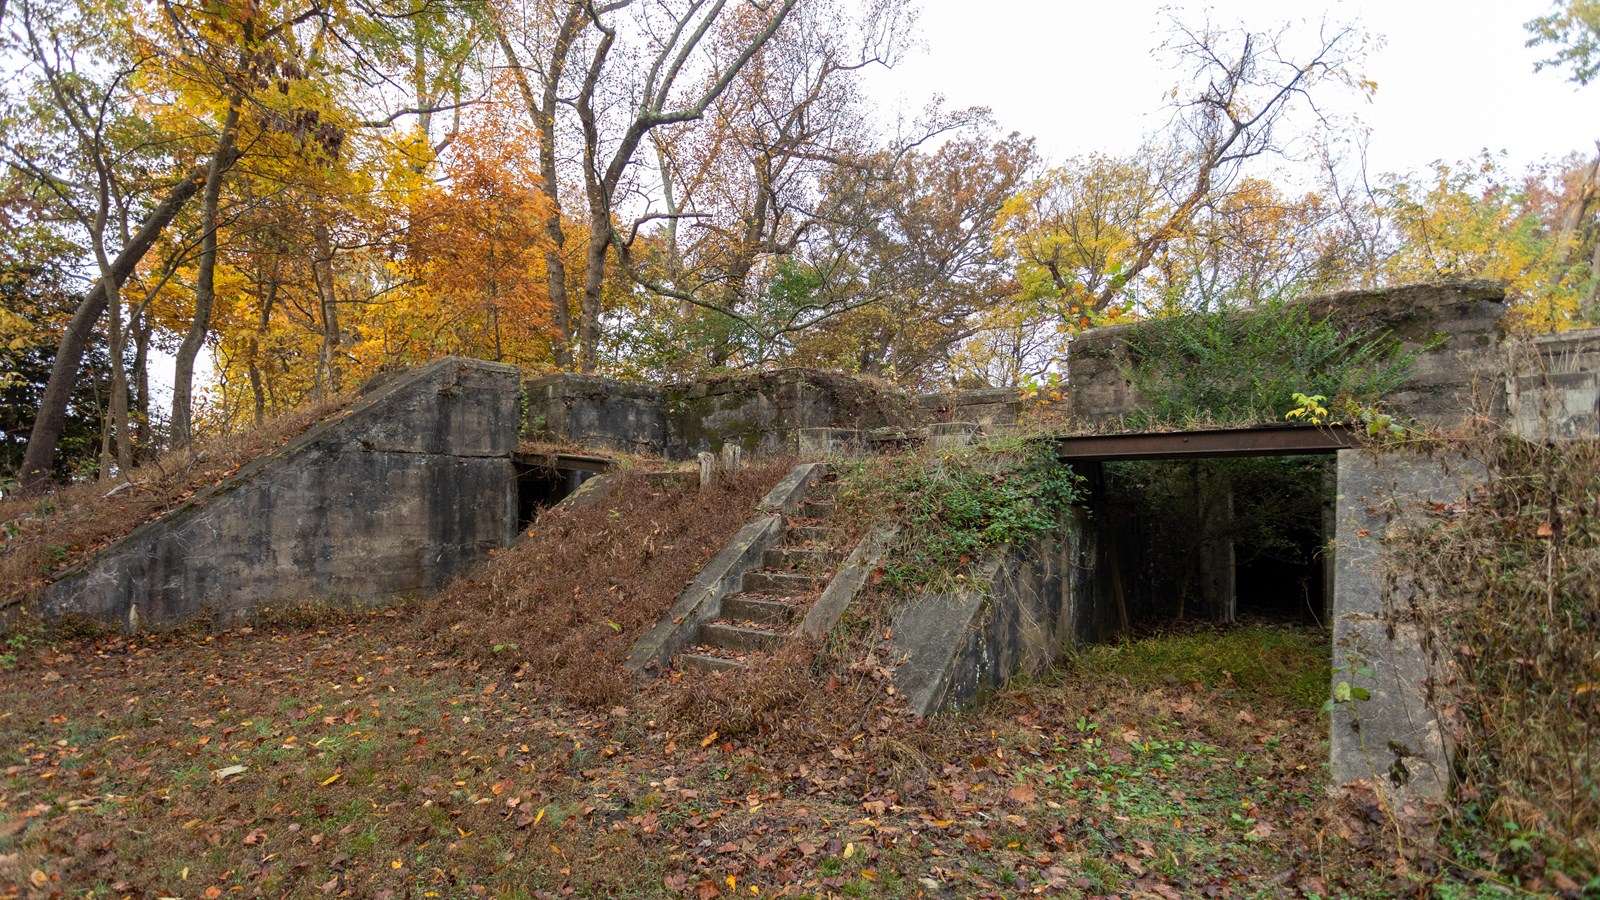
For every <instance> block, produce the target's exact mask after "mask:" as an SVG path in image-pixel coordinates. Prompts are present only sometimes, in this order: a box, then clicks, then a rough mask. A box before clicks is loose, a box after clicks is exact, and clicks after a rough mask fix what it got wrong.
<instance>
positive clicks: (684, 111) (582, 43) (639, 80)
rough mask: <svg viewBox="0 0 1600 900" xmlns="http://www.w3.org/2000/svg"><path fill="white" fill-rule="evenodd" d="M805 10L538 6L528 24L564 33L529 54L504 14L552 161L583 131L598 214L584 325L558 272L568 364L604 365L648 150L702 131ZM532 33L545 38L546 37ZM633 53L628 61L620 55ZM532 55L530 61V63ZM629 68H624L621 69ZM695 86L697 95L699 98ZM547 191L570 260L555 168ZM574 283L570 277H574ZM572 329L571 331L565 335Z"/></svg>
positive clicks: (554, 0)
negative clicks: (571, 128)
mask: <svg viewBox="0 0 1600 900" xmlns="http://www.w3.org/2000/svg"><path fill="white" fill-rule="evenodd" d="M798 2H799V0H660V2H654V0H652V2H645V0H611V2H605V3H602V2H596V0H534V6H533V12H532V14H531V15H530V16H529V18H530V19H532V20H533V21H534V22H536V23H541V24H542V25H543V27H544V28H546V29H547V30H548V29H552V28H553V30H554V39H553V40H550V41H548V42H547V43H544V44H543V45H540V46H537V47H535V48H528V47H526V46H525V47H524V48H523V49H524V51H525V52H523V53H521V54H519V53H518V51H517V48H516V46H515V45H514V43H513V41H512V40H511V39H510V34H511V29H509V28H507V27H506V22H505V18H506V16H505V14H504V13H501V14H498V15H497V16H496V17H495V19H494V21H495V25H496V28H497V39H498V41H499V43H500V45H501V48H502V51H503V52H505V54H506V56H507V57H508V60H507V61H508V64H510V65H511V66H512V67H513V69H514V70H516V71H518V72H525V71H527V70H528V68H530V66H528V65H525V63H524V59H525V58H526V59H529V60H531V59H534V58H537V59H538V62H537V63H534V64H531V70H532V72H533V73H534V79H537V82H538V84H539V89H538V90H535V88H534V79H530V78H527V77H526V76H524V77H523V80H522V82H521V88H522V95H523V99H524V102H525V103H526V104H527V106H528V112H529V114H530V116H531V117H532V118H533V120H534V122H535V123H536V124H537V125H538V127H539V131H540V136H541V141H542V142H543V144H544V146H543V147H541V151H540V152H541V154H546V153H552V152H553V153H554V154H555V155H557V156H558V155H559V152H560V151H559V149H558V148H559V147H560V146H561V144H562V141H561V138H562V134H561V131H560V128H559V123H558V119H559V118H560V117H561V116H560V115H559V114H560V113H561V112H562V111H563V110H567V111H570V113H571V116H572V118H573V124H574V125H575V127H576V132H577V135H576V145H577V148H578V158H579V164H578V168H579V171H580V175H581V178H582V185H583V187H582V190H583V198H584V205H585V207H586V212H587V235H586V240H585V242H584V254H583V272H582V281H581V287H580V291H581V292H580V295H579V298H578V316H577V320H576V322H573V321H572V320H571V319H570V311H569V310H570V305H569V303H568V302H566V301H567V296H566V284H565V278H564V277H562V279H561V284H560V285H557V284H556V282H557V272H558V271H562V269H563V267H564V264H561V265H558V266H555V267H551V272H550V284H551V288H552V290H551V298H550V299H551V305H552V307H554V308H555V318H556V325H557V327H558V329H561V330H562V331H563V335H562V342H561V345H560V346H561V348H562V349H559V350H558V355H557V359H558V363H560V364H567V363H569V362H570V363H572V364H575V365H576V367H577V368H578V369H579V370H580V371H584V372H589V371H593V370H594V368H595V366H596V365H597V364H598V362H599V348H600V339H601V333H600V332H601V324H600V319H601V312H602V308H601V295H602V291H603V289H604V287H605V279H606V263H607V259H608V256H609V253H610V251H611V250H612V249H613V248H614V247H616V246H618V245H619V243H620V242H621V241H622V235H621V234H620V233H619V230H618V229H617V228H616V221H615V219H616V212H617V209H616V208H617V205H618V204H619V202H620V201H621V200H622V198H623V191H624V187H625V179H626V178H627V177H628V176H629V173H630V170H631V169H632V168H634V167H635V166H636V165H637V164H638V162H639V159H638V157H639V152H640V148H641V146H642V145H643V143H644V141H645V140H646V139H647V138H649V137H650V136H651V134H652V133H653V132H655V131H656V130H657V129H659V128H663V127H669V126H673V125H677V124H680V123H685V122H693V121H697V120H699V119H700V118H701V117H702V116H704V115H705V114H706V111H707V109H708V108H709V107H710V106H711V105H712V104H713V103H715V102H716V101H717V99H718V98H719V97H721V96H722V95H723V93H724V92H725V91H727V90H728V88H729V86H730V85H732V84H733V82H734V79H735V78H736V77H737V76H738V74H739V72H740V71H741V70H742V69H743V68H744V66H745V65H746V64H747V63H749V61H750V60H751V58H752V57H753V56H754V55H755V54H756V53H757V52H759V51H760V50H761V48H762V47H763V46H765V45H766V43H767V42H768V41H769V40H771V38H772V36H773V34H774V33H776V32H777V30H778V29H779V28H780V27H781V26H782V25H783V23H784V21H785V20H786V19H787V17H788V16H789V14H790V12H791V11H792V10H793V9H794V7H795V5H796V4H797V3H798ZM740 16H742V17H746V20H747V21H746V22H745V23H744V24H745V25H746V27H745V28H744V29H743V30H742V31H740V32H737V33H738V34H739V38H738V40H737V41H736V42H735V43H734V44H733V45H732V51H731V52H728V53H726V54H722V53H713V52H711V50H712V48H711V47H710V46H709V41H708V37H709V36H711V35H712V34H714V33H716V34H721V35H728V34H733V33H735V32H734V31H731V30H727V31H719V30H718V27H719V25H724V24H726V23H728V22H729V21H730V20H732V19H734V18H736V17H740ZM533 33H540V32H539V29H538V28H535V29H533ZM624 46H625V47H627V50H626V51H625V53H624V54H622V55H620V56H619V55H617V51H618V48H619V47H624ZM529 51H531V52H529ZM618 59H623V60H624V61H623V62H621V63H618V61H617V60H618ZM691 85H692V86H691ZM549 162H550V163H551V165H549V166H543V165H542V166H541V168H542V169H543V170H544V172H543V174H544V177H543V181H544V184H543V185H542V187H543V190H544V191H545V194H546V196H547V197H548V198H549V199H550V200H551V205H552V207H553V208H554V210H556V212H555V213H554V214H553V215H552V224H551V227H549V228H547V233H548V234H549V236H550V237H551V239H552V245H553V246H554V247H555V248H557V250H554V251H552V252H559V248H560V247H561V246H562V241H561V240H558V238H560V239H562V240H564V238H565V235H563V234H558V232H560V230H561V227H560V221H559V216H560V214H561V211H562V210H563V209H564V207H563V205H562V196H561V195H562V185H561V183H560V178H559V176H556V177H552V174H553V173H554V169H555V166H554V162H555V159H554V157H552V158H550V160H549ZM563 276H564V272H563ZM563 319H565V320H566V321H565V328H562V325H563V322H562V320H563Z"/></svg>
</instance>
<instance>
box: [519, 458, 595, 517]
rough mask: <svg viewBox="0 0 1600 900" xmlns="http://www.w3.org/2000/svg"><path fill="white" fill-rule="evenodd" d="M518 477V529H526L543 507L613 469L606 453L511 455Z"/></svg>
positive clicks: (551, 504) (558, 500)
mask: <svg viewBox="0 0 1600 900" xmlns="http://www.w3.org/2000/svg"><path fill="white" fill-rule="evenodd" d="M512 465H513V466H514V467H515V469H516V478H517V529H518V531H526V530H527V529H528V526H529V525H531V524H533V520H534V518H535V517H536V516H538V515H539V513H540V512H541V511H542V510H545V509H549V508H550V507H552V506H555V505H556V504H557V503H560V502H561V501H562V500H565V499H566V498H567V497H569V496H571V495H572V492H573V491H576V490H577V489H578V488H579V487H580V486H582V485H583V483H584V482H585V481H588V480H589V479H590V478H593V477H595V476H596V475H599V474H600V473H602V472H606V471H608V470H610V468H611V466H612V461H611V460H610V459H608V458H606V457H603V456H580V455H577V454H570V453H548V454H544V453H518V454H516V455H515V456H513V457H512Z"/></svg>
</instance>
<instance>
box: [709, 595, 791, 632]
mask: <svg viewBox="0 0 1600 900" xmlns="http://www.w3.org/2000/svg"><path fill="white" fill-rule="evenodd" d="M799 614H800V608H799V607H798V606H796V605H795V604H793V603H785V602H783V601H782V600H764V599H762V598H760V597H746V596H743V595H740V596H737V597H729V598H728V599H726V600H724V601H722V618H724V619H728V620H729V621H733V622H756V623H758V624H761V625H772V626H775V627H782V626H784V625H787V624H789V623H790V622H792V621H794V618H795V616H797V615H799Z"/></svg>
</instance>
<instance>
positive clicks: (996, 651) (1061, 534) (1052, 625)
mask: <svg viewBox="0 0 1600 900" xmlns="http://www.w3.org/2000/svg"><path fill="white" fill-rule="evenodd" d="M1086 515H1087V514H1086V513H1084V512H1083V511H1081V510H1074V511H1073V513H1072V514H1071V515H1070V516H1069V517H1068V518H1067V519H1066V520H1064V521H1063V523H1062V527H1061V529H1060V530H1058V531H1057V532H1055V533H1053V534H1049V535H1045V536H1042V537H1039V538H1036V539H1034V540H1032V541H1030V542H1029V543H1027V544H1025V545H1018V546H1010V547H1006V548H1004V549H1003V550H1000V551H999V552H997V553H996V554H995V555H994V556H993V557H992V558H990V559H989V560H987V561H986V562H985V563H984V564H982V565H980V566H977V567H975V568H974V569H973V571H972V573H971V574H970V575H969V581H968V584H967V586H965V587H963V588H962V589H960V590H958V591H954V592H951V593H941V594H932V595H929V596H927V597H922V598H919V599H917V600H913V601H910V602H908V603H907V604H906V605H905V606H904V607H902V608H901V609H900V610H898V611H897V612H896V613H895V616H894V620H893V626H892V627H893V629H894V638H893V647H894V653H895V655H896V657H897V658H898V660H899V666H898V668H897V669H896V670H895V676H894V678H895V686H896V688H897V689H899V690H900V691H901V692H902V693H904V695H905V696H906V700H907V703H908V705H909V706H910V708H911V709H912V710H913V711H914V712H916V713H917V714H918V715H922V716H931V715H933V714H934V713H937V712H942V711H945V710H951V709H959V708H962V707H964V706H967V705H969V704H971V703H973V702H974V701H975V700H976V699H978V698H980V697H981V696H982V695H983V694H985V693H987V692H989V691H992V690H994V689H996V688H998V687H1000V686H1002V685H1004V684H1005V682H1006V681H1007V680H1009V679H1010V678H1011V677H1012V676H1013V675H1015V674H1016V673H1018V672H1030V673H1035V674H1037V673H1039V672H1043V671H1044V670H1045V669H1047V668H1048V667H1050V666H1051V665H1052V664H1054V663H1055V662H1056V660H1058V659H1059V658H1060V656H1061V654H1062V652H1063V651H1064V650H1065V649H1066V648H1067V647H1068V646H1070V645H1072V644H1075V643H1079V642H1081V641H1084V640H1090V639H1094V638H1095V637H1097V634H1096V632H1095V630H1094V629H1095V627H1096V626H1095V622H1096V620H1097V616H1098V606H1099V604H1098V603H1097V602H1096V596H1095V595H1096V585H1095V583H1094V577H1093V573H1094V570H1093V560H1094V558H1095V548H1094V546H1093V538H1092V536H1091V532H1090V531H1089V529H1088V528H1087V527H1085V526H1086V522H1085V517H1086Z"/></svg>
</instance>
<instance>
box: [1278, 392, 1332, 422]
mask: <svg viewBox="0 0 1600 900" xmlns="http://www.w3.org/2000/svg"><path fill="white" fill-rule="evenodd" d="M1294 402H1295V407H1294V409H1291V410H1289V412H1288V413H1286V414H1285V415H1284V418H1286V419H1301V420H1304V421H1306V422H1309V423H1311V424H1312V425H1321V424H1322V423H1323V422H1326V421H1327V420H1328V408H1327V407H1326V406H1324V405H1323V404H1324V403H1327V402H1328V398H1327V397H1324V396H1322V395H1321V394H1312V395H1311V396H1309V397H1308V396H1306V395H1305V394H1302V393H1300V392H1299V391H1295V392H1294Z"/></svg>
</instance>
